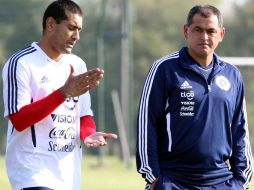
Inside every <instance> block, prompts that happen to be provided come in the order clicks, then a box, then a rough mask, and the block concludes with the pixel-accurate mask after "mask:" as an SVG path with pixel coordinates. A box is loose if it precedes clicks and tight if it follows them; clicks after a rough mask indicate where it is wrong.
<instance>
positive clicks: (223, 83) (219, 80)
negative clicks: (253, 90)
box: [215, 75, 231, 91]
mask: <svg viewBox="0 0 254 190" xmlns="http://www.w3.org/2000/svg"><path fill="white" fill-rule="evenodd" d="M215 82H216V84H217V86H218V87H219V88H221V89H222V90H225V91H228V90H229V89H230V86H231V84H230V82H229V81H228V79H227V78H226V77H224V76H222V75H220V76H217V77H216V79H215Z"/></svg>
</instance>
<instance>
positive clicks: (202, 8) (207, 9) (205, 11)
mask: <svg viewBox="0 0 254 190" xmlns="http://www.w3.org/2000/svg"><path fill="white" fill-rule="evenodd" d="M196 14H199V15H201V16H202V17H204V18H207V17H209V16H211V15H212V14H213V15H216V16H217V18H218V23H219V27H220V28H222V27H223V19H222V15H221V12H220V10H219V9H217V8H216V7H214V6H212V5H207V4H206V5H196V6H194V7H192V8H191V10H190V11H189V14H188V17H187V25H188V26H190V25H191V24H192V23H193V17H194V15H196Z"/></svg>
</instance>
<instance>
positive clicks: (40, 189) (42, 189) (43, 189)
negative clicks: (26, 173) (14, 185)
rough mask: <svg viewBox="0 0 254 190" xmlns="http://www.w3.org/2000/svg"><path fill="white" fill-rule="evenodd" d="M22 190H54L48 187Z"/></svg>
mask: <svg viewBox="0 0 254 190" xmlns="http://www.w3.org/2000/svg"><path fill="white" fill-rule="evenodd" d="M22 190H53V189H50V188H47V187H28V188H23V189H22Z"/></svg>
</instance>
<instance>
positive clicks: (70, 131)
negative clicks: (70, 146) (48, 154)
mask: <svg viewBox="0 0 254 190" xmlns="http://www.w3.org/2000/svg"><path fill="white" fill-rule="evenodd" d="M75 135H76V133H75V129H74V128H73V127H69V128H67V129H59V128H57V127H55V128H53V129H52V130H51V131H50V132H49V138H51V139H56V138H59V139H75Z"/></svg>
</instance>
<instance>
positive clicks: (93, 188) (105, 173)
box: [0, 156, 254, 190]
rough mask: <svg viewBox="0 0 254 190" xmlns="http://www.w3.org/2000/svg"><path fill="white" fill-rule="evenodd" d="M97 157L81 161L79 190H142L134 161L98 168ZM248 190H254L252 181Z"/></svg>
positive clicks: (2, 176) (1, 172)
mask: <svg viewBox="0 0 254 190" xmlns="http://www.w3.org/2000/svg"><path fill="white" fill-rule="evenodd" d="M98 163H99V162H98V157H93V156H87V157H84V159H83V167H82V172H83V177H82V183H81V187H82V188H81V190H142V189H144V186H145V183H144V181H143V180H142V178H141V176H140V175H139V174H138V173H137V172H136V168H135V162H134V159H133V160H132V164H131V167H127V166H126V165H125V164H123V163H122V162H121V161H120V160H119V159H118V158H117V157H105V158H104V159H103V166H98ZM0 188H1V190H11V188H10V185H9V182H8V180H7V176H6V170H5V164H4V157H3V156H0ZM249 190H254V180H252V185H251V188H250V189H249Z"/></svg>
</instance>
